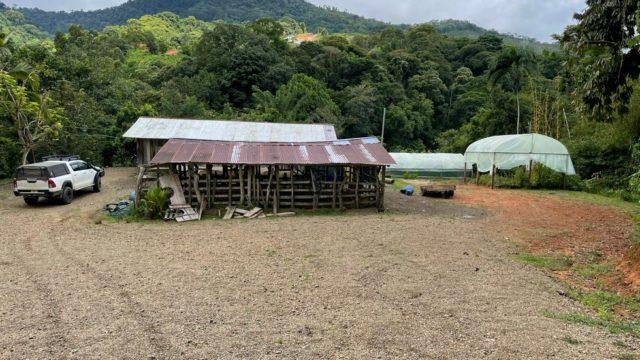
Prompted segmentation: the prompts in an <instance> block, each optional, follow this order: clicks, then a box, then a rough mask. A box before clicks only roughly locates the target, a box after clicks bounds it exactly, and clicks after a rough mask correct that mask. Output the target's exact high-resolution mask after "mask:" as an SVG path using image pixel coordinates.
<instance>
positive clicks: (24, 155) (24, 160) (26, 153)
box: [22, 149, 31, 165]
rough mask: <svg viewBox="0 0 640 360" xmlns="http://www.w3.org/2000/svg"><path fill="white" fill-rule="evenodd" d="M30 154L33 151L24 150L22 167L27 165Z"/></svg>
mask: <svg viewBox="0 0 640 360" xmlns="http://www.w3.org/2000/svg"><path fill="white" fill-rule="evenodd" d="M30 152H31V149H22V165H27V162H28V157H29V153H30Z"/></svg>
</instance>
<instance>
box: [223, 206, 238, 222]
mask: <svg viewBox="0 0 640 360" xmlns="http://www.w3.org/2000/svg"><path fill="white" fill-rule="evenodd" d="M235 212H236V208H234V207H231V206H229V207H227V213H226V214H224V217H223V219H224V220H229V219H231V218H232V217H233V214H234V213H235Z"/></svg>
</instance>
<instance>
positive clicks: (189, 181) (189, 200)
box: [187, 164, 193, 205]
mask: <svg viewBox="0 0 640 360" xmlns="http://www.w3.org/2000/svg"><path fill="white" fill-rule="evenodd" d="M187 166H188V167H189V172H188V175H187V179H188V180H187V183H188V184H189V198H188V199H187V204H189V205H191V203H192V201H193V169H192V168H191V164H188V165H187Z"/></svg>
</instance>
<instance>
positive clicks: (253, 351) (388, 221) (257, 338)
mask: <svg viewBox="0 0 640 360" xmlns="http://www.w3.org/2000/svg"><path fill="white" fill-rule="evenodd" d="M134 181H135V180H134V170H132V169H108V171H107V176H106V177H105V179H104V189H103V192H102V193H99V194H83V195H79V196H78V197H77V198H76V201H75V202H74V203H73V204H72V205H70V206H58V205H51V204H42V205H40V206H37V207H34V208H27V207H26V206H25V205H24V204H23V202H22V200H20V199H18V198H13V197H12V196H11V195H10V192H9V188H8V186H6V185H5V186H3V187H2V188H0V194H1V195H0V229H1V231H0V358H7V359H9V358H11V359H16V358H29V359H41V358H42V359H44V358H47V359H51V358H54V359H55V358H73V359H93V358H95V359H98V358H99V359H103V358H125V359H140V358H148V359H149V358H156V359H166V358H189V359H191V358H198V359H204V358H265V359H269V358H295V359H298V358H332V359H333V358H362V359H370V358H401V359H404V358H406V359H424V358H438V359H443V358H456V359H459V358H467V359H469V358H489V359H511V358H531V359H540V358H559V359H576V358H584V359H594V358H598V359H607V358H616V357H617V356H618V355H620V354H621V353H629V352H631V351H632V350H629V349H633V348H635V349H637V348H638V346H639V343H638V341H637V340H635V339H631V338H628V337H625V336H623V335H611V334H609V333H607V332H605V331H604V330H600V329H597V328H592V327H586V326H580V325H575V324H570V323H565V322H561V321H558V320H553V319H549V318H546V317H545V316H543V314H542V313H543V311H545V310H550V311H559V312H571V311H579V310H581V309H580V308H579V307H578V305H576V304H574V303H573V302H571V301H570V300H568V299H567V298H565V297H563V296H560V295H558V294H557V292H556V291H557V290H559V289H561V288H562V286H561V285H560V284H559V283H557V282H555V281H554V280H552V279H551V278H549V277H547V276H545V275H544V274H542V273H541V272H538V271H536V270H533V269H532V268H529V267H527V266H524V265H521V264H518V263H516V262H514V261H512V260H511V259H510V258H509V255H508V254H509V253H510V251H511V245H510V244H508V242H507V241H505V240H504V239H503V238H501V237H500V236H499V235H497V233H492V232H491V231H488V230H487V223H489V222H490V221H489V220H490V216H493V215H490V214H489V213H487V212H486V211H484V210H482V209H477V208H471V207H466V206H464V205H459V204H455V203H451V202H446V201H444V200H443V201H440V200H429V199H423V198H419V197H414V198H405V197H402V196H399V195H397V194H395V192H393V193H391V194H390V195H389V197H388V199H387V205H388V206H389V208H391V209H392V211H391V212H390V213H389V214H384V215H379V214H376V213H374V212H370V211H360V212H349V213H347V215H344V216H317V217H294V218H281V219H264V220H248V221H242V220H239V221H226V222H225V221H221V220H207V221H202V222H194V223H188V224H181V225H178V224H176V223H131V224H127V223H117V224H111V223H109V224H100V225H97V224H94V221H93V219H94V218H95V216H96V213H97V209H98V208H100V207H101V206H103V205H104V204H105V203H107V202H111V201H113V200H114V199H115V198H116V197H117V196H121V195H123V194H127V193H128V191H130V189H131V187H132V186H133V183H134ZM390 191H391V190H390ZM483 229H484V230H485V231H483ZM567 339H575V340H577V341H579V343H578V344H573V345H572V344H570V343H569V342H572V341H567ZM614 342H616V343H618V344H619V343H620V342H623V343H625V344H627V346H629V348H626V349H621V348H620V347H617V346H616V345H614Z"/></svg>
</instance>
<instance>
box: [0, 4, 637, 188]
mask: <svg viewBox="0 0 640 360" xmlns="http://www.w3.org/2000/svg"><path fill="white" fill-rule="evenodd" d="M609 3H611V4H613V5H611V6H612V7H615V6H616V5H615V4H616V1H613V0H612V1H590V2H589V5H590V7H589V9H588V10H587V11H586V12H585V13H584V14H582V15H580V16H579V20H580V23H579V24H578V25H576V26H572V27H570V28H568V29H567V31H566V32H565V34H563V35H561V36H559V40H560V44H561V45H562V49H560V48H559V47H556V50H553V49H552V50H546V49H541V48H537V49H532V48H530V47H522V46H513V45H512V44H511V43H505V40H504V37H503V36H499V35H497V34H493V33H485V34H483V35H479V36H469V37H465V36H463V35H461V34H458V35H457V36H447V35H445V34H443V33H442V32H440V31H438V28H440V29H441V28H442V27H443V26H444V27H446V26H445V25H443V23H436V24H423V25H416V26H411V27H393V26H377V25H376V26H373V27H371V28H362V27H356V28H353V29H352V28H348V27H347V28H342V29H339V30H349V33H333V32H331V30H330V29H329V28H328V27H327V28H324V29H323V31H322V32H321V36H320V37H319V40H318V41H317V42H308V43H303V44H301V45H299V46H294V45H292V44H289V43H288V42H287V41H286V40H285V39H286V37H287V36H288V35H295V34H298V33H302V32H305V31H307V28H306V25H305V24H304V23H301V22H298V21H296V20H294V19H293V18H290V17H283V18H280V19H279V20H269V19H258V20H256V21H252V22H243V23H231V22H225V21H221V20H218V21H214V22H207V21H203V20H198V19H196V18H194V17H180V16H178V15H175V14H173V13H169V12H164V13H160V14H157V15H144V16H141V17H139V18H136V19H131V20H128V21H127V22H126V24H125V25H118V26H107V27H106V28H105V29H104V30H100V31H98V30H88V29H85V28H83V27H81V26H71V27H69V28H68V30H67V31H65V32H58V33H56V35H55V36H54V37H53V38H46V37H45V36H44V35H43V33H42V32H40V31H39V30H38V29H37V28H35V27H33V26H32V25H29V24H28V23H27V22H26V21H25V20H24V18H23V17H22V16H21V14H20V13H19V12H18V11H16V10H14V9H7V8H4V9H3V10H2V11H1V12H0V30H1V31H3V32H4V34H5V35H4V36H3V37H2V38H1V39H0V40H1V42H0V68H1V69H2V71H0V103H1V105H2V106H3V112H2V114H1V118H0V124H1V127H0V172H2V173H4V174H5V175H8V174H10V173H11V172H12V169H13V168H14V167H15V166H16V165H17V164H19V163H20V162H21V161H23V159H28V160H31V159H38V158H39V157H40V156H41V155H43V154H49V153H74V154H79V155H81V156H83V157H84V158H87V159H88V160H90V161H92V162H95V163H98V164H103V165H121V164H131V163H133V156H134V154H135V151H134V147H135V146H134V144H133V143H131V142H129V141H126V140H124V139H122V137H121V135H122V133H123V132H124V131H125V130H126V129H127V128H128V127H129V126H130V125H131V124H132V123H133V121H135V120H136V119H137V118H138V117H139V116H142V115H149V116H166V117H182V118H218V119H244V120H260V121H279V122H316V123H320V122H322V123H332V124H334V125H335V126H336V128H337V129H338V131H339V135H340V136H342V137H357V136H368V135H379V134H380V132H381V123H382V121H381V119H382V113H383V109H384V108H386V109H387V112H386V114H387V127H386V137H385V143H386V145H387V147H388V148H389V149H390V150H393V151H436V150H438V151H445V152H463V151H464V150H465V148H466V146H467V145H468V144H470V143H471V142H473V141H475V140H477V139H480V138H483V137H486V136H490V135H498V134H510V133H515V132H516V131H518V130H519V131H520V132H527V131H533V132H537V133H542V134H546V135H549V136H552V137H555V138H558V139H560V140H562V141H563V142H564V143H565V144H567V145H568V147H569V148H570V151H571V153H572V156H573V159H574V162H575V165H576V169H577V170H578V171H579V173H580V175H581V176H582V177H583V178H585V179H592V178H593V180H590V184H591V185H590V186H594V187H612V188H618V189H627V190H629V189H634V186H635V185H634V184H637V183H639V182H640V179H639V177H638V176H637V175H634V174H636V173H637V171H638V165H639V163H640V144H639V143H638V142H637V139H638V136H639V135H640V126H639V124H640V93H638V92H637V91H636V89H637V88H638V85H637V77H638V74H637V69H638V68H639V67H638V66H637V62H635V61H637V58H640V57H639V56H637V55H636V54H637V50H636V44H635V43H634V42H633V41H635V40H636V39H637V37H636V36H637V34H635V33H634V32H633V31H634V29H635V21H636V17H630V16H622V15H621V16H619V17H613V18H612V17H611V16H610V15H611V12H610V10H611V9H608V8H606V6H607V5H606V4H609ZM634 4H635V2H634ZM135 14H139V13H135ZM626 14H627V15H628V14H637V6H633V7H632V8H629V9H627V12H626ZM260 15H263V14H258V15H256V18H257V17H259V16H260ZM212 16H217V15H212ZM599 17H602V18H604V20H603V19H601V18H599ZM232 20H233V18H232ZM598 21H608V22H615V21H618V22H619V23H615V24H613V25H612V26H611V27H610V28H615V26H617V25H619V26H618V27H617V28H618V29H621V28H623V26H622V24H621V23H623V22H624V23H625V25H628V29H627V30H626V31H625V32H624V34H619V33H615V34H609V33H607V31H606V29H607V28H608V27H607V28H604V30H603V29H601V28H598V27H597V24H598V23H599V22H598ZM627 23H630V24H627ZM5 24H6V25H5ZM594 24H595V25H594ZM458 29H461V28H460V27H458ZM351 30H353V31H351ZM449 31H452V30H451V29H449ZM622 35H624V36H625V37H626V38H627V39H626V40H625V41H624V42H623V43H620V41H619V38H620V36H622ZM599 37H600V38H602V39H600V40H599ZM609 37H610V38H613V39H618V40H616V41H615V42H614V41H611V42H613V43H615V44H616V46H617V47H614V46H611V45H610V44H609V42H608V41H609V40H608V39H609ZM585 39H587V40H585ZM629 47H631V49H630V48H629ZM585 55H589V56H585ZM634 56H635V57H634ZM627 62H629V63H627ZM621 64H622V65H623V66H621ZM633 65H635V68H634V66H633ZM594 69H595V70H597V71H595V70H594ZM623 71H626V72H623ZM620 77H623V78H624V80H625V81H619V80H620V79H621V78H620ZM616 84H621V86H620V87H617V86H616ZM518 119H519V120H518ZM518 124H520V125H519V129H518V128H517V127H518Z"/></svg>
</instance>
